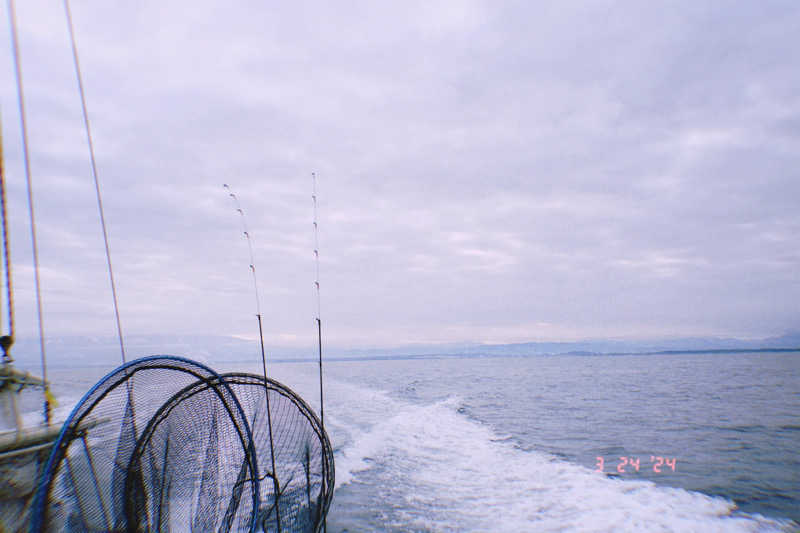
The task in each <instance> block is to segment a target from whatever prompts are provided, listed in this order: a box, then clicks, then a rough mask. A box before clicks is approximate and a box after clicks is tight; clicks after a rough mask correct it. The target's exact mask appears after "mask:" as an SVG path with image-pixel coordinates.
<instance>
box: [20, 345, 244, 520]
mask: <svg viewBox="0 0 800 533" xmlns="http://www.w3.org/2000/svg"><path fill="white" fill-rule="evenodd" d="M198 382H199V383H202V384H205V385H204V389H205V390H206V391H210V392H211V394H205V395H202V396H201V397H199V398H196V397H194V396H190V397H188V398H187V399H186V401H185V402H178V403H177V404H176V405H175V406H174V407H178V408H182V409H183V410H185V409H187V408H188V409H191V408H194V409H203V410H202V411H201V410H197V411H196V412H195V416H194V417H185V416H179V417H175V418H172V419H169V417H167V418H168V423H167V424H166V425H162V426H161V435H164V434H166V437H165V438H164V439H162V441H157V442H158V443H160V444H162V447H161V448H160V449H152V450H149V452H148V455H147V458H146V459H147V461H148V464H152V465H160V467H161V479H163V480H166V481H165V483H166V484H167V485H170V487H169V489H170V490H169V491H167V492H166V494H169V495H170V498H165V499H163V500H162V501H163V502H164V505H161V506H160V507H158V509H157V511H158V513H156V514H155V515H154V514H151V511H152V509H150V508H145V509H144V512H142V513H140V512H139V511H140V510H142V509H141V508H140V507H139V506H133V507H132V506H131V505H130V504H129V503H128V502H126V501H125V500H126V498H125V495H126V486H135V487H136V488H137V489H138V491H133V492H137V501H140V500H142V499H147V498H150V499H151V498H152V497H153V496H152V495H153V493H155V492H156V491H158V490H160V489H161V488H162V487H164V486H165V485H164V484H163V483H162V485H159V484H158V482H159V479H158V476H150V475H148V477H144V476H143V475H142V472H143V469H142V468H141V467H140V464H141V461H139V462H134V463H132V461H131V460H132V459H133V456H134V452H135V451H136V450H137V448H138V447H140V446H138V443H139V440H140V439H141V437H142V436H143V435H145V433H144V431H145V430H146V429H147V428H149V427H150V426H152V425H153V424H152V423H151V422H153V421H155V420H157V419H158V417H157V415H160V414H163V413H164V410H165V409H164V408H165V407H167V406H168V405H170V401H171V400H173V401H172V404H175V402H174V399H175V397H176V395H180V393H181V392H183V391H185V390H187V389H189V388H191V387H192V386H194V385H196V384H197V383H198ZM174 407H173V411H174ZM181 422H182V423H183V424H181ZM212 434H213V439H216V444H214V442H212ZM251 443H252V437H251V436H250V433H249V426H248V424H247V421H246V420H245V418H244V416H243V412H242V410H241V407H240V406H239V404H238V401H237V400H236V398H235V396H233V394H232V393H231V390H230V389H229V388H227V387H226V386H225V385H224V382H220V381H219V380H218V376H217V375H216V374H215V373H214V372H213V371H212V370H210V369H209V368H207V367H205V366H202V365H199V364H197V363H194V362H192V361H189V360H186V359H181V358H174V357H154V358H146V359H140V360H138V361H134V362H132V363H129V364H127V365H123V366H122V367H120V368H118V369H117V370H115V371H114V372H112V373H111V374H109V375H108V376H106V377H105V378H103V379H102V380H101V381H100V382H99V383H98V384H97V385H95V387H94V388H93V389H92V390H90V391H89V392H88V393H87V395H86V396H85V397H84V398H83V400H81V402H80V403H79V404H78V405H77V406H76V407H75V409H74V410H73V412H72V414H71V415H70V416H69V417H68V418H67V420H66V422H65V423H64V427H63V428H62V431H61V435H60V436H59V438H58V440H57V441H56V443H55V445H54V447H53V451H52V453H51V456H50V459H49V461H48V464H47V466H46V468H45V472H44V475H43V476H42V479H41V481H40V485H39V490H38V493H37V501H36V504H35V507H34V512H33V516H32V530H33V531H167V530H171V529H173V528H174V530H176V531H190V530H195V531H200V530H201V529H194V524H195V523H197V524H198V525H200V524H204V523H207V521H208V520H213V519H214V518H213V517H211V518H209V515H213V514H214V511H215V510H210V504H208V503H206V502H205V500H203V498H204V497H205V495H206V494H207V493H208V489H206V488H205V487H207V486H208V483H206V485H205V487H201V488H197V487H195V485H197V484H198V483H197V481H198V480H200V485H202V479H203V474H204V472H205V470H204V467H205V466H206V464H207V463H206V462H204V459H199V460H198V459H197V455H198V454H201V455H202V453H203V451H204V450H208V449H212V452H208V453H206V455H208V456H209V458H210V457H211V456H213V455H214V453H218V452H219V449H220V448H222V449H224V450H225V453H226V454H227V457H229V458H230V460H239V462H240V463H241V464H244V465H245V469H246V474H245V477H246V478H248V479H250V480H254V479H257V478H256V477H255V476H254V475H253V473H254V472H256V466H255V459H254V454H253V452H252V445H251ZM170 448H172V449H173V451H172V452H170ZM198 448H199V450H198ZM165 449H166V451H164V450H165ZM214 449H215V450H216V451H213V450H214ZM181 452H183V453H184V455H180V456H179V455H177V454H178V453H181ZM159 453H160V455H159ZM248 456H249V457H250V460H244V458H245V457H248ZM209 460H210V459H209ZM226 460H227V459H226ZM159 461H160V462H159ZM217 466H219V465H217ZM209 471H210V472H211V473H210V474H208V475H211V476H213V475H214V473H213V472H214V469H213V468H210V469H209ZM148 474H150V472H149V471H148ZM209 481H213V479H212V480H209ZM178 483H180V487H179V486H178V485H177V484H178ZM173 485H174V486H173ZM257 486H258V483H257V482H250V483H248V484H245V486H244V487H243V489H242V490H243V493H242V497H241V498H239V500H238V501H237V502H236V504H237V505H236V508H235V509H234V510H233V511H232V514H233V516H232V518H231V519H230V524H231V527H230V528H229V529H228V530H229V531H250V530H251V529H252V526H253V524H254V517H255V514H254V513H253V509H255V507H256V502H257V497H258V494H257ZM220 489H222V487H220ZM204 491H205V492H204ZM245 491H249V494H247V492H245ZM187 498H195V499H194V501H188V500H187ZM132 509H136V511H137V512H136V513H134V514H130V512H131V510H132ZM159 513H160V514H159ZM165 526H168V527H165ZM202 530H206V529H202Z"/></svg>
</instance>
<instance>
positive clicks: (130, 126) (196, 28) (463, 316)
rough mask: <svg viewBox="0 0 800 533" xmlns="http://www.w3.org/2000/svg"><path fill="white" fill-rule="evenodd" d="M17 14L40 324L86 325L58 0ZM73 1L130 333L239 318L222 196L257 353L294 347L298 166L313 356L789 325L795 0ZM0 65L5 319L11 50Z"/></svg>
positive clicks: (799, 131) (71, 109)
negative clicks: (704, 1)
mask: <svg viewBox="0 0 800 533" xmlns="http://www.w3.org/2000/svg"><path fill="white" fill-rule="evenodd" d="M18 16H19V20H20V26H21V32H22V43H21V46H22V54H23V67H24V74H25V83H26V98H27V105H28V108H29V119H30V127H31V144H32V146H31V148H32V155H33V171H34V179H35V184H34V187H35V198H36V207H37V216H38V230H39V235H40V239H41V243H40V248H41V255H42V268H43V287H44V295H45V324H46V328H48V329H50V330H52V331H54V332H58V333H67V332H74V333H79V334H97V335H112V334H113V333H114V326H113V322H112V319H111V314H110V309H111V308H110V294H109V291H108V281H107V276H106V274H105V272H104V268H105V259H104V257H103V255H102V252H103V249H102V236H101V233H100V229H99V223H98V221H97V216H96V214H95V213H96V207H95V206H94V203H93V202H94V196H93V195H94V190H93V185H92V183H91V179H90V174H89V166H88V155H87V152H86V146H85V137H84V133H83V130H82V127H81V126H82V124H81V119H80V107H79V106H80V101H79V99H78V94H77V88H76V84H75V79H74V73H73V71H72V66H71V58H70V50H69V43H68V40H67V33H66V26H65V21H64V17H63V11H62V8H61V5H60V2H56V1H52V0H37V1H35V2H33V1H31V2H25V3H24V5H20V6H19V7H18ZM73 17H74V19H75V24H76V33H77V39H78V47H79V50H80V53H81V62H82V67H83V69H84V75H85V81H86V89H87V97H88V103H89V110H90V115H91V120H92V126H93V130H94V134H95V146H96V150H97V155H98V162H99V170H100V178H101V182H102V186H103V190H104V201H105V204H106V209H107V218H108V222H109V231H110V237H111V248H112V253H113V260H114V265H115V268H116V270H117V272H116V274H117V279H118V281H119V292H120V303H121V306H122V308H121V312H122V316H123V321H124V326H125V328H126V329H127V330H129V331H131V332H137V333H168V332H178V333H209V334H223V335H224V334H236V335H250V334H251V333H254V318H253V314H254V312H255V311H254V302H253V294H252V289H251V287H252V284H251V281H250V279H249V277H248V268H247V265H248V258H247V249H246V244H245V243H244V241H243V240H242V239H240V238H239V221H238V220H237V215H236V213H235V211H234V209H233V206H232V204H231V203H230V202H229V199H228V198H227V197H226V195H225V192H224V191H223V189H222V183H229V184H230V185H231V186H232V187H233V188H234V189H235V190H236V191H237V193H238V194H239V197H240V199H241V201H242V204H243V206H244V208H245V210H246V212H247V216H248V223H249V226H250V228H251V230H252V234H253V237H254V242H255V244H256V261H257V267H258V275H259V283H260V287H261V291H262V302H263V307H264V315H265V319H266V323H267V333H268V337H269V339H270V340H271V342H274V343H285V344H296V345H304V344H309V345H310V344H312V343H313V334H314V330H313V317H314V298H313V292H312V287H313V284H312V282H313V277H314V266H313V255H312V253H311V250H312V247H313V233H312V226H311V200H310V194H311V178H310V173H311V172H312V171H316V172H317V173H318V176H319V186H318V188H319V200H320V212H319V218H320V257H321V278H322V279H321V282H322V307H323V309H322V311H323V319H324V321H325V324H326V332H327V334H328V336H329V338H330V339H331V341H332V342H334V343H339V344H342V345H353V346H361V345H388V344H403V343H410V342H463V341H466V342H469V341H477V342H518V341H527V340H539V339H575V338H585V337H645V336H672V335H676V336H677V335H684V336H685V335H698V334H720V335H740V336H766V335H770V334H776V333H780V332H783V331H785V330H788V329H793V328H794V329H797V328H798V326H800V308H798V305H797V303H796V302H797V301H800V268H798V267H800V215H799V214H798V209H797V205H798V201H797V199H798V198H800V170H798V169H800V73H798V69H797V68H796V65H794V63H793V62H792V60H791V51H792V50H794V49H795V48H797V46H798V45H800V39H799V38H798V37H797V36H798V35H800V7H798V6H797V5H796V3H795V2H762V3H758V5H755V4H754V5H752V6H743V5H741V4H740V3H716V4H714V5H697V4H696V3H693V2H649V3H647V4H642V3H636V2H623V3H619V2H610V1H608V2H602V1H601V2H594V3H592V4H591V5H586V3H583V2H580V3H578V2H575V3H570V2H567V3H561V4H559V6H558V7H544V6H540V5H534V4H531V3H528V2H503V3H495V2H418V3H413V2H412V3H403V4H397V5H379V4H375V3H372V2H348V3H337V4H334V5H319V4H317V3H304V2H298V3H292V4H291V5H288V4H286V5H277V6H276V5H264V4H262V3H258V2H235V3H233V4H231V5H226V6H225V7H224V8H223V7H221V6H220V5H219V4H217V3H212V2H191V3H178V2H176V3H169V4H165V3H162V2H137V3H134V4H118V3H105V2H96V3H81V4H78V3H76V5H74V6H73ZM2 23H3V28H4V29H3V31H4V32H6V33H7V30H6V28H7V27H8V25H7V21H6V20H5V18H4V19H3V20H2ZM6 42H8V39H6ZM0 68H2V72H3V73H4V74H3V75H2V79H3V80H4V82H3V84H2V88H0V90H1V91H2V93H0V96H2V106H3V107H2V110H3V132H4V138H5V145H6V159H7V161H6V167H7V171H8V174H9V180H10V184H9V188H10V191H9V196H10V200H11V206H12V209H13V211H14V215H13V218H12V224H13V235H12V237H13V241H12V246H13V250H12V251H13V252H14V258H15V268H16V270H15V274H16V278H15V279H16V280H17V288H18V296H17V302H18V306H19V314H20V320H19V327H20V328H21V331H26V332H27V333H32V332H34V330H35V315H34V314H33V311H34V307H33V292H32V281H31V280H32V276H31V267H30V266H29V265H30V257H29V256H30V245H29V244H28V243H27V240H26V239H27V233H26V232H27V226H26V224H27V219H26V218H25V212H24V209H25V197H24V192H25V190H24V182H23V180H22V174H21V168H22V167H21V160H20V146H19V134H18V126H17V124H18V122H17V121H18V118H17V111H16V103H15V92H14V86H13V79H12V73H13V70H12V66H11V57H10V52H7V53H5V54H3V55H2V58H1V59H0Z"/></svg>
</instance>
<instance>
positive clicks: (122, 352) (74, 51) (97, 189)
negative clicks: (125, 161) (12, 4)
mask: <svg viewBox="0 0 800 533" xmlns="http://www.w3.org/2000/svg"><path fill="white" fill-rule="evenodd" d="M64 11H65V12H66V14H67V27H68V28H69V38H70V42H71V43H72V59H73V62H74V64H75V75H76V77H77V79H78V90H79V91H80V94H81V110H82V111H83V124H84V126H85V129H86V141H87V143H88V144H89V159H90V161H91V165H92V178H94V190H95V194H96V196H97V209H98V210H99V211H100V225H101V226H102V228H103V244H104V245H105V250H106V263H107V264H108V278H109V281H110V283H111V296H112V298H113V300H114V316H115V318H116V322H117V336H118V337H119V351H120V356H121V357H122V364H125V363H126V362H127V361H126V357H125V341H124V337H123V335H122V321H121V320H120V317H119V300H118V299H117V285H116V283H115V281H114V268H113V267H112V265H111V251H110V249H109V245H108V230H107V229H106V217H105V212H104V210H103V198H102V195H101V194H100V180H99V179H98V177H97V162H96V159H95V155H94V142H93V140H92V129H91V126H90V125H89V112H88V111H87V108H86V93H85V91H84V89H83V75H82V74H81V66H80V62H79V61H78V46H77V44H76V42H75V30H74V26H73V23H72V12H71V11H70V8H69V0H64Z"/></svg>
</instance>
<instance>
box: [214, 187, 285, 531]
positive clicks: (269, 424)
mask: <svg viewBox="0 0 800 533" xmlns="http://www.w3.org/2000/svg"><path fill="white" fill-rule="evenodd" d="M222 187H223V188H224V189H225V190H226V191H228V196H230V198H231V199H232V200H233V203H234V205H235V206H236V211H237V212H238V213H239V215H241V218H240V220H241V222H242V234H243V235H244V237H245V239H247V250H248V252H249V253H250V272H251V273H252V275H253V289H254V292H255V297H256V317H257V318H258V338H259V340H260V341H261V368H262V370H263V373H264V396H265V398H266V404H267V431H268V433H269V455H270V458H271V459H272V481H273V484H274V490H275V517H276V519H277V525H278V532H279V533H280V530H281V512H280V506H279V505H278V498H279V497H280V494H281V491H280V484H279V483H278V472H277V470H275V445H274V441H273V438H272V413H271V410H270V407H269V387H268V383H269V380H268V378H267V356H266V352H265V350H264V330H263V328H262V325H261V298H260V297H259V294H258V279H257V277H256V264H255V259H254V258H253V238H252V237H251V236H250V231H248V229H247V217H245V214H244V210H243V209H242V206H241V204H240V203H239V198H238V197H237V196H236V194H234V192H233V191H231V188H230V187H229V186H228V184H227V183H223V184H222Z"/></svg>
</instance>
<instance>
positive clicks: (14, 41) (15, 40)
mask: <svg viewBox="0 0 800 533" xmlns="http://www.w3.org/2000/svg"><path fill="white" fill-rule="evenodd" d="M8 20H9V24H10V25H11V47H12V49H13V51H14V53H13V56H14V74H15V77H16V82H17V99H18V102H19V116H20V127H21V129H22V153H23V161H24V164H25V181H26V183H27V187H28V217H29V219H30V227H31V245H32V247H33V276H34V281H35V286H36V314H37V317H38V320H39V349H40V353H41V361H42V381H43V382H44V420H45V423H46V424H47V425H48V426H49V425H50V397H51V396H50V385H49V383H48V381H47V356H46V353H45V349H44V321H43V320H42V290H41V282H40V277H39V247H38V246H37V240H36V220H35V217H34V209H33V184H32V179H31V163H30V151H29V149H28V121H27V120H26V114H25V97H24V96H23V93H24V91H23V83H22V67H21V66H20V54H19V35H18V34H17V15H16V11H15V9H14V0H8Z"/></svg>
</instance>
